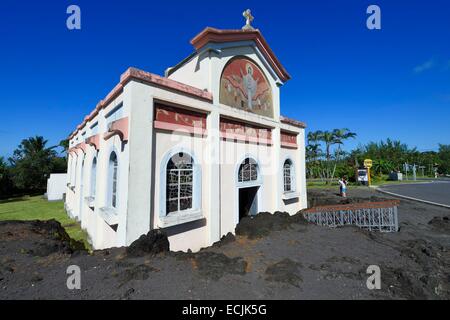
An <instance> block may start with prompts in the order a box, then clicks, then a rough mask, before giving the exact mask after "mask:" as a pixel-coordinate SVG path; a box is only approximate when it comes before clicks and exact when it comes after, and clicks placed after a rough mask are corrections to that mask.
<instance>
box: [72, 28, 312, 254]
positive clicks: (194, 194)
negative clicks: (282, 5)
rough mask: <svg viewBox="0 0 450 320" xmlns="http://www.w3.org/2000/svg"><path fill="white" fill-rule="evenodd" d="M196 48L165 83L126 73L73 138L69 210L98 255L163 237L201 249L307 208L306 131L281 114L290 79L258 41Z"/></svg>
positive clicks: (230, 34) (205, 35) (256, 34)
mask: <svg viewBox="0 0 450 320" xmlns="http://www.w3.org/2000/svg"><path fill="white" fill-rule="evenodd" d="M191 44H192V45H193V46H194V48H195V51H194V53H193V54H192V55H190V56H189V57H187V58H186V59H184V60H183V61H181V62H180V63H179V64H177V65H176V66H174V67H172V68H168V69H167V70H166V73H165V76H164V77H162V76H158V75H155V74H152V73H148V72H145V71H142V70H138V69H135V68H129V69H128V70H126V71H125V73H123V74H122V76H121V77H120V82H119V83H118V84H117V85H116V87H115V88H113V90H112V91H111V92H110V93H109V94H108V95H107V96H106V97H105V98H104V99H103V100H101V101H100V102H99V103H98V104H97V106H96V107H95V109H94V110H93V111H92V112H91V113H90V114H89V115H88V116H86V117H85V118H84V120H83V122H82V123H81V124H80V125H79V126H78V127H77V128H76V130H75V131H74V132H73V133H72V134H71V135H70V137H69V157H68V174H67V180H68V181H67V190H66V199H65V207H66V210H67V212H68V214H69V215H70V216H71V217H74V218H77V219H79V220H80V221H81V226H82V228H84V229H86V230H87V233H88V234H89V237H90V240H91V241H92V245H93V247H94V248H95V249H102V248H109V247H119V246H127V245H129V244H131V243H132V242H133V241H134V240H136V239H137V238H139V237H140V236H141V235H142V234H145V233H147V232H148V231H149V230H151V229H156V228H162V229H164V230H165V232H166V233H167V234H168V236H169V242H170V248H171V250H175V251H177V250H183V251H186V250H188V249H191V250H193V251H196V250H199V249H200V248H202V247H207V246H209V245H211V244H213V243H214V242H216V241H218V240H220V238H221V237H222V236H223V235H226V234H227V233H228V232H232V233H234V230H235V227H236V225H237V223H239V220H240V219H241V218H242V217H245V216H248V215H255V214H258V212H263V211H268V212H275V211H286V212H288V213H289V214H295V213H297V212H298V211H299V210H301V209H303V208H306V204H307V201H306V179H305V134H304V129H305V125H304V123H302V122H300V121H296V120H293V119H288V118H286V117H283V116H282V115H281V114H280V88H281V87H282V85H283V84H284V83H285V82H286V81H288V80H289V79H290V76H289V74H288V73H287V71H286V70H285V69H284V67H283V66H282V65H281V63H280V62H279V61H278V59H277V57H276V56H275V54H274V53H273V51H272V50H271V49H270V47H269V46H268V44H267V42H266V40H265V39H264V38H263V36H262V34H261V32H260V31H259V30H257V29H253V28H252V27H251V26H250V24H249V23H247V25H246V26H245V27H244V28H243V29H242V30H219V29H214V28H206V29H204V30H203V31H202V32H200V33H199V34H198V35H197V36H195V37H194V38H193V39H192V40H191Z"/></svg>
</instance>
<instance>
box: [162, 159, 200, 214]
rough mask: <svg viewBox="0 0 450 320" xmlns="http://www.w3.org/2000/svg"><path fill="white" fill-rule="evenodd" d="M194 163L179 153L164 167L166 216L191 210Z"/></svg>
mask: <svg viewBox="0 0 450 320" xmlns="http://www.w3.org/2000/svg"><path fill="white" fill-rule="evenodd" d="M193 167H194V163H193V160H192V158H191V156H190V155H188V154H187V153H184V152H179V153H177V154H175V155H174V156H172V157H171V158H170V160H169V161H168V163H167V167H166V214H169V213H171V212H178V211H183V210H189V209H192V205H193V204H192V201H193V197H192V195H193V178H194V170H193Z"/></svg>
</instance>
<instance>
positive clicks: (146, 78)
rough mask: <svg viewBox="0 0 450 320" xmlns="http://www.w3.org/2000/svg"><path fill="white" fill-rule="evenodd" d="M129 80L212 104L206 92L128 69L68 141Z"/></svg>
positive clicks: (114, 96)
mask: <svg viewBox="0 0 450 320" xmlns="http://www.w3.org/2000/svg"><path fill="white" fill-rule="evenodd" d="M131 80H138V81H142V82H145V83H150V84H153V85H156V86H159V87H163V88H166V89H170V90H174V91H177V92H180V93H184V94H187V95H190V96H193V97H196V98H200V99H202V100H206V101H208V102H212V99H213V98H212V94H211V93H210V92H208V91H204V90H201V89H198V88H195V87H192V86H190V85H187V84H184V83H181V82H178V81H175V80H172V79H168V78H164V77H161V76H158V75H156V74H153V73H150V72H146V71H143V70H139V69H136V68H132V67H130V68H128V69H127V70H126V71H125V72H124V73H123V74H122V75H121V76H120V82H119V83H118V84H117V85H116V86H115V87H114V88H113V89H112V90H111V91H110V92H109V93H108V95H107V96H106V97H105V99H103V100H100V102H99V103H97V105H96V107H95V109H94V110H93V111H92V112H91V113H90V114H89V115H88V116H86V117H85V118H84V120H83V122H82V123H81V124H80V125H78V126H77V128H76V130H75V131H74V132H72V133H71V134H70V135H69V139H72V138H73V137H74V136H75V135H76V134H77V133H78V132H79V131H80V130H81V129H82V128H83V127H84V126H85V125H86V123H87V122H88V121H91V120H92V119H94V117H95V116H96V115H97V114H98V113H99V111H100V109H104V108H106V107H107V106H108V105H109V103H111V101H112V100H114V99H115V98H117V97H118V96H119V95H120V94H121V93H122V92H123V87H124V86H125V85H126V84H127V83H128V82H129V81H131Z"/></svg>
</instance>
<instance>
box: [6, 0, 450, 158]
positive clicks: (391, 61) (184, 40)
mask: <svg viewBox="0 0 450 320" xmlns="http://www.w3.org/2000/svg"><path fill="white" fill-rule="evenodd" d="M70 4H76V5H79V6H80V8H81V28H82V29H81V30H77V31H70V30H68V29H67V28H66V18H67V16H68V15H67V14H66V8H67V7H68V6H69V5H70ZM370 4H377V5H379V6H380V8H381V24H382V25H381V26H382V29H381V30H373V31H371V30H368V29H367V28H366V19H367V16H368V15H367V14H366V8H367V7H368V5H370ZM246 8H251V10H252V13H253V15H254V16H255V20H254V22H253V25H254V26H255V27H257V28H259V29H260V30H261V32H262V33H263V35H264V37H265V38H266V39H267V41H268V43H269V45H270V46H271V47H272V49H273V50H274V52H275V53H276V55H277V56H278V58H279V60H280V61H281V62H282V64H283V65H284V66H285V67H286V69H287V70H288V72H289V73H290V74H291V76H292V79H291V80H290V81H289V82H288V83H287V84H286V85H285V86H284V87H282V89H281V102H282V105H281V107H282V113H283V114H284V115H286V116H289V117H293V118H296V119H299V120H302V121H305V122H306V123H307V125H308V130H319V129H320V130H327V129H333V128H340V127H348V128H350V129H351V130H352V131H355V132H356V133H357V134H358V138H357V139H356V140H355V141H350V142H349V143H347V145H346V148H347V149H350V148H353V147H355V146H356V145H357V144H358V143H366V142H368V141H379V140H380V139H386V138H388V137H391V138H394V139H400V140H401V141H402V142H406V143H407V144H409V145H411V146H417V148H418V149H419V150H435V149H437V145H438V143H450V125H449V122H450V2H449V1H446V0H441V1H438V0H428V1H412V0H410V1H401V0H397V1H379V0H371V1H364V0H354V1H351V0H341V1H333V0H329V1H325V0H316V1H308V2H306V1H298V2H294V1H284V0H278V1H270V2H266V1H261V0H259V1H243V0H227V1H226V2H223V1H221V2H219V1H178V0H173V1H138V0H127V1H120V2H119V1H92V0H91V1H84V0H72V1H62V0H60V1H17V0H2V1H1V4H0V40H1V42H0V43H1V47H0V48H1V50H0V70H1V77H0V88H1V89H0V110H1V114H2V116H3V117H2V126H1V127H0V156H1V155H6V156H9V155H11V153H12V151H13V150H14V148H15V147H16V146H17V145H18V144H19V143H20V141H21V140H22V139H23V138H26V137H29V136H33V135H43V136H44V137H46V138H47V139H49V142H50V144H57V143H58V142H59V140H61V139H63V138H65V137H67V136H68V134H69V133H70V132H71V131H72V130H73V129H74V128H75V126H76V125H77V124H79V123H80V122H81V121H82V119H83V117H84V116H85V115H86V114H88V113H89V112H90V111H91V110H92V109H93V108H94V107H95V105H96V103H97V102H98V101H99V100H100V99H102V98H103V97H104V96H105V95H106V94H107V93H108V92H109V91H110V90H111V89H112V88H113V87H114V85H115V84H116V83H117V82H118V81H119V77H120V74H121V73H122V72H124V71H125V70H126V69H127V68H128V67H129V66H134V67H137V68H140V69H143V70H146V71H150V72H153V73H157V74H163V72H164V70H165V69H166V68H167V67H168V66H172V65H175V64H176V63H177V62H179V61H180V60H181V59H183V58H184V57H186V56H187V55H189V54H190V53H191V52H192V51H193V48H192V46H191V45H190V44H189V41H190V39H192V38H193V37H194V36H195V35H196V34H197V33H198V32H200V31H201V30H202V29H203V28H204V27H206V26H212V27H217V28H224V29H233V28H240V27H241V26H242V25H243V24H244V19H243V18H242V16H241V14H242V11H243V10H244V9H246Z"/></svg>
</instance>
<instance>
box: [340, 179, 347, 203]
mask: <svg viewBox="0 0 450 320" xmlns="http://www.w3.org/2000/svg"><path fill="white" fill-rule="evenodd" d="M347 183H348V182H347V177H345V176H344V177H342V179H339V191H340V194H341V197H343V198H346V197H347Z"/></svg>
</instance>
